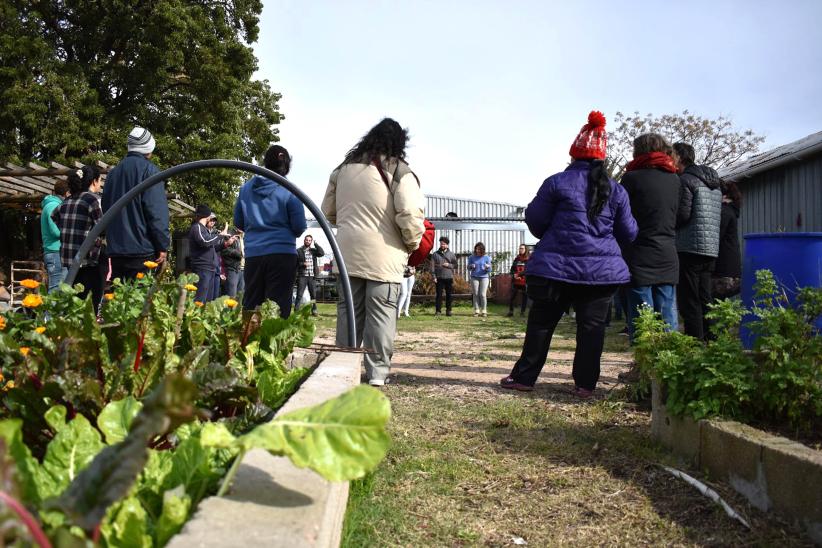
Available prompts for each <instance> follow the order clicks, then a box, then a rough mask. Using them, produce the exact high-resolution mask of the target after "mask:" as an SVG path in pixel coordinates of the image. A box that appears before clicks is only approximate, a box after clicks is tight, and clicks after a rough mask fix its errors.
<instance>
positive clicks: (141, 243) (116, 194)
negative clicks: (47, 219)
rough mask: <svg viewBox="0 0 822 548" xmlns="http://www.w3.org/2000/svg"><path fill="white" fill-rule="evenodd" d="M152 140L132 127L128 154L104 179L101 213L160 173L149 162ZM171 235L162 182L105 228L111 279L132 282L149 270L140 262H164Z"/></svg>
mask: <svg viewBox="0 0 822 548" xmlns="http://www.w3.org/2000/svg"><path fill="white" fill-rule="evenodd" d="M154 145H155V143H154V137H152V135H151V133H150V132H149V131H148V130H147V129H144V128H141V127H135V128H134V129H133V130H131V133H129V135H128V154H126V156H125V158H123V159H122V160H120V163H118V164H117V165H116V166H115V167H114V169H112V170H111V172H110V173H109V174H108V176H107V177H106V184H105V187H104V188H103V200H102V205H103V212H104V213H105V212H106V211H108V210H109V208H111V206H113V205H114V204H115V203H116V202H117V201H118V200H119V199H120V198H122V197H123V196H124V195H125V194H126V193H127V192H128V191H129V190H131V189H132V188H134V187H135V186H137V185H138V184H140V183H142V182H143V181H144V180H146V179H148V178H149V177H151V176H152V175H156V174H157V173H159V172H160V170H159V168H158V167H157V166H156V165H154V164H153V163H152V162H151V161H150V160H151V154H152V152H153V151H154ZM170 242H171V234H170V233H169V228H168V200H167V198H166V189H165V184H164V183H159V184H156V185H154V186H152V187H151V188H149V189H148V190H146V191H145V192H143V193H142V194H141V195H140V196H139V197H137V198H135V199H134V200H132V201H131V202H130V203H129V204H127V205H126V206H125V207H124V208H123V209H122V210H121V211H120V213H119V214H118V215H117V216H116V217H115V218H114V219H112V221H111V223H109V225H108V227H107V228H106V245H107V250H106V251H107V254H108V256H109V257H110V258H111V270H112V272H111V276H112V278H121V279H132V278H134V277H136V276H137V273H138V272H146V271H147V270H149V269H148V267H147V266H145V265H144V264H143V263H144V262H145V261H154V262H157V263H162V262H163V261H165V260H166V255H167V252H168V246H169V243H170Z"/></svg>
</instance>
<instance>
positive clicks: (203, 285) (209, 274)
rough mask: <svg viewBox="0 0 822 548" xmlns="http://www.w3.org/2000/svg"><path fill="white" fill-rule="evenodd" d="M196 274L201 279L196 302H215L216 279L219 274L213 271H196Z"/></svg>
mask: <svg viewBox="0 0 822 548" xmlns="http://www.w3.org/2000/svg"><path fill="white" fill-rule="evenodd" d="M194 273H195V274H196V275H197V277H198V278H199V279H198V280H197V293H195V294H194V300H195V301H197V302H200V303H207V302H209V301H213V300H214V299H215V298H216V297H217V295H215V294H214V277H215V276H217V273H216V272H214V271H213V270H195V271H194Z"/></svg>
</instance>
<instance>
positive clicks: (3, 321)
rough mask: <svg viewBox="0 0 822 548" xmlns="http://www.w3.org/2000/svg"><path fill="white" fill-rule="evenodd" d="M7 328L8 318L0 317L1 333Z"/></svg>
mask: <svg viewBox="0 0 822 548" xmlns="http://www.w3.org/2000/svg"><path fill="white" fill-rule="evenodd" d="M5 328H6V318H4V317H3V316H0V331H2V330H4V329H5Z"/></svg>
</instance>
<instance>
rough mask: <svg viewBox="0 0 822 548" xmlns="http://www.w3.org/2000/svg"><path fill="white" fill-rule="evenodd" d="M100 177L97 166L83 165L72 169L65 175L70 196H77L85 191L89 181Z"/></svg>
mask: <svg viewBox="0 0 822 548" xmlns="http://www.w3.org/2000/svg"><path fill="white" fill-rule="evenodd" d="M99 178H100V170H99V169H98V168H97V166H83V167H82V168H81V169H78V170H76V171H72V172H70V173H69V174H68V176H66V181H67V182H68V189H69V192H70V193H71V196H72V197H75V196H79V195H80V194H82V193H83V192H86V191H87V190H88V188H89V187H90V186H91V183H92V182H94V181H96V180H97V179H99Z"/></svg>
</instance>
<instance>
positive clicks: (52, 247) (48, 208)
mask: <svg viewBox="0 0 822 548" xmlns="http://www.w3.org/2000/svg"><path fill="white" fill-rule="evenodd" d="M62 203H63V199H62V198H60V196H55V195H54V194H51V195H49V196H46V197H45V198H43V201H42V202H41V203H40V206H41V207H42V208H43V213H42V214H41V215H40V233H41V235H42V236H43V253H58V252H59V251H60V228H59V227H58V226H57V224H56V223H55V222H54V221H53V220H52V218H51V214H52V213H53V212H54V210H55V209H57V207H59V205H60V204H62Z"/></svg>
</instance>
